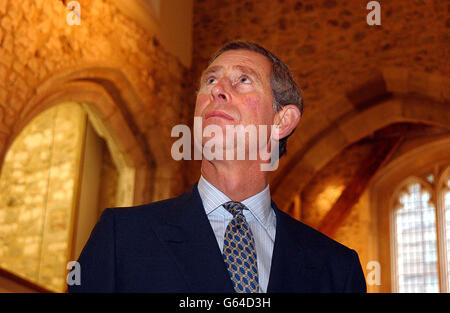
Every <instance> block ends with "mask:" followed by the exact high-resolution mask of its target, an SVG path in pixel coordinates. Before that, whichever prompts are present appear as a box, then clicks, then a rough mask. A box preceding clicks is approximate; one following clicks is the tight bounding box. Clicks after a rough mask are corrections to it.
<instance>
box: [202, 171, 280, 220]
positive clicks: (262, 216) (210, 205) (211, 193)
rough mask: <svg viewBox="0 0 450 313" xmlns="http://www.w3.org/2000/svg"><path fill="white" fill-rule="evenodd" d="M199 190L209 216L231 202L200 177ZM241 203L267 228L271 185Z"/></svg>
mask: <svg viewBox="0 0 450 313" xmlns="http://www.w3.org/2000/svg"><path fill="white" fill-rule="evenodd" d="M197 188H198V192H199V194H200V197H201V199H202V202H203V207H204V208H205V212H206V214H207V215H209V214H210V213H212V212H213V211H215V210H216V209H217V208H219V207H222V204H224V203H225V202H228V201H231V200H230V198H228V197H227V196H226V195H225V194H224V193H223V192H221V191H220V190H219V189H217V188H216V187H215V186H213V185H212V184H211V183H210V182H208V181H207V180H206V179H205V178H204V177H203V176H200V179H199V181H198V185H197ZM241 203H242V204H244V205H245V206H246V207H247V208H248V209H249V211H250V212H251V213H252V215H253V216H254V217H255V218H256V219H257V220H258V222H259V223H260V224H262V225H263V226H267V223H268V220H269V217H270V213H271V210H272V208H271V198H270V188H269V184H267V186H266V187H265V188H264V189H263V190H262V191H260V192H259V193H257V194H255V195H253V196H251V197H249V198H247V199H245V200H243V201H241Z"/></svg>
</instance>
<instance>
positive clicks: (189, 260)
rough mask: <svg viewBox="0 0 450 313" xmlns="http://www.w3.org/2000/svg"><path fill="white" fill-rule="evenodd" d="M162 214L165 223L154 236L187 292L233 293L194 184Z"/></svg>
mask: <svg viewBox="0 0 450 313" xmlns="http://www.w3.org/2000/svg"><path fill="white" fill-rule="evenodd" d="M165 212H166V213H167V214H165V215H164V216H165V221H164V222H163V224H162V225H160V226H157V228H158V229H157V230H156V232H157V233H158V234H159V236H160V238H161V240H162V241H163V242H165V244H166V245H167V247H168V249H169V251H170V252H171V253H172V255H173V256H174V258H175V261H176V263H177V265H178V267H179V269H180V272H181V273H182V275H183V276H184V278H185V280H186V283H187V285H188V286H189V288H190V290H191V292H220V293H231V292H234V289H233V285H232V283H231V280H230V278H229V275H228V271H227V269H226V267H225V263H224V262H223V258H222V253H221V251H220V249H219V246H218V244H217V240H216V238H215V236H214V232H213V230H212V228H211V224H210V223H209V220H208V218H207V216H206V213H205V210H204V208H203V205H202V200H201V198H200V195H199V193H198V189H197V183H196V184H195V185H194V187H193V188H192V189H191V190H190V191H188V192H186V193H184V194H183V195H181V196H180V197H178V198H176V199H175V202H174V203H173V205H171V206H170V207H168V208H166V211H165Z"/></svg>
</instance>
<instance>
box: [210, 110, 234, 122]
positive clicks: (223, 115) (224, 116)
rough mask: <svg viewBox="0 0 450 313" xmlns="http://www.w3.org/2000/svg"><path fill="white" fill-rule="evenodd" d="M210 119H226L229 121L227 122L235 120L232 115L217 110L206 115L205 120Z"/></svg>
mask: <svg viewBox="0 0 450 313" xmlns="http://www.w3.org/2000/svg"><path fill="white" fill-rule="evenodd" d="M210 117H221V118H224V119H227V120H230V121H232V120H233V118H232V117H231V116H230V115H228V114H227V113H225V112H222V111H217V110H214V111H211V112H208V113H207V114H206V115H205V120H207V119H209V118H210Z"/></svg>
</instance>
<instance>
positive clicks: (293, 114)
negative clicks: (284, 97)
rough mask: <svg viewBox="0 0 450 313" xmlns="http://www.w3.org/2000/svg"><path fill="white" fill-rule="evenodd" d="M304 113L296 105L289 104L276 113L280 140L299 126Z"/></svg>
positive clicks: (276, 125) (275, 119) (276, 124)
mask: <svg viewBox="0 0 450 313" xmlns="http://www.w3.org/2000/svg"><path fill="white" fill-rule="evenodd" d="M301 116H302V114H301V113H300V110H299V109H298V107H297V106H296V105H293V104H288V105H285V106H283V108H282V109H281V110H280V111H278V112H277V113H275V118H274V122H275V123H274V125H275V127H277V128H278V138H275V139H278V140H281V139H283V138H284V137H286V136H288V135H289V134H290V133H292V132H293V131H294V129H295V127H297V124H298V122H299V121H300V118H301Z"/></svg>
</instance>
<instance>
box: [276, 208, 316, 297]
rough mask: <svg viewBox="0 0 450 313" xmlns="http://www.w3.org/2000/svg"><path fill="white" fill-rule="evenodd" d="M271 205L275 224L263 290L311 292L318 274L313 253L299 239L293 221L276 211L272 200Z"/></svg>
mask: <svg viewBox="0 0 450 313" xmlns="http://www.w3.org/2000/svg"><path fill="white" fill-rule="evenodd" d="M272 208H273V209H274V210H275V214H276V219H277V225H276V235H275V243H274V248H273V255H272V265H271V270H270V276H269V285H268V287H267V292H275V293H276V292H311V291H313V290H314V289H315V287H314V286H315V284H316V282H315V277H317V274H318V268H317V266H316V265H315V262H314V261H313V260H314V259H315V257H314V255H312V254H311V253H312V252H311V251H310V249H309V248H308V247H307V246H306V245H305V244H303V243H302V242H301V241H300V240H299V239H300V238H299V236H298V235H297V234H296V229H298V225H297V224H295V225H294V224H293V223H295V221H292V219H291V218H290V217H289V216H288V215H286V214H285V213H284V212H282V211H280V210H279V209H278V208H277V206H276V205H275V203H274V202H272ZM303 239H304V240H305V239H306V238H303Z"/></svg>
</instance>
